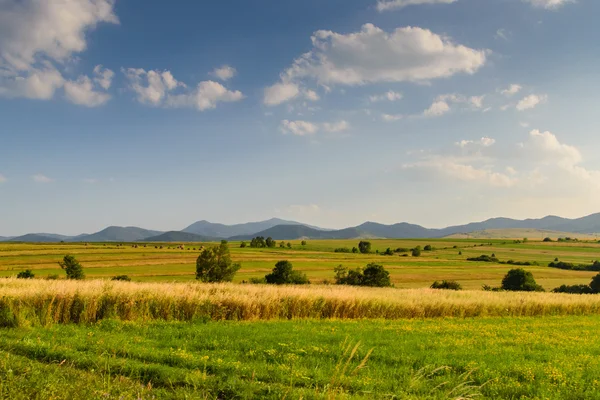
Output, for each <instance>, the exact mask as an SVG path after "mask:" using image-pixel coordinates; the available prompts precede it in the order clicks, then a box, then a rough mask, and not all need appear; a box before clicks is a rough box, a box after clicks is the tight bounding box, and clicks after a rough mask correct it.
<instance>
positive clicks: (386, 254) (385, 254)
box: [383, 247, 394, 256]
mask: <svg viewBox="0 0 600 400" xmlns="http://www.w3.org/2000/svg"><path fill="white" fill-rule="evenodd" d="M383 255H384V256H393V255H394V252H393V251H392V249H391V248H389V247H388V248H387V249H386V250H385V251H384V252H383Z"/></svg>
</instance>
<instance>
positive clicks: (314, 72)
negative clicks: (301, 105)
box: [264, 24, 487, 105]
mask: <svg viewBox="0 0 600 400" xmlns="http://www.w3.org/2000/svg"><path fill="white" fill-rule="evenodd" d="M312 43H313V48H312V50H311V51H309V52H307V53H305V54H303V55H302V56H301V57H299V58H298V59H296V60H295V61H294V63H293V65H292V66H291V67H290V68H288V69H287V70H286V71H284V72H283V73H282V74H281V81H280V82H279V83H277V84H275V85H274V86H271V87H270V88H267V89H266V90H265V100H264V102H265V104H267V105H276V104H280V103H282V102H285V101H288V100H291V99H293V98H294V97H296V96H297V95H298V94H299V92H300V89H299V85H300V84H301V83H303V81H304V80H314V81H316V82H317V83H318V84H319V85H321V86H324V87H331V86H333V85H347V86H356V85H364V84H369V83H378V82H417V83H419V82H426V81H428V80H431V79H438V78H445V77H450V76H453V75H455V74H458V73H467V74H474V73H475V72H477V71H478V70H479V69H480V68H481V67H482V66H483V65H484V64H485V62H486V52H487V51H486V50H475V49H471V48H469V47H466V46H463V45H460V44H455V43H454V42H453V41H452V40H451V39H450V38H448V37H446V36H440V35H437V34H435V33H433V32H431V31H430V30H427V29H422V28H419V27H404V28H398V29H396V30H394V31H393V32H391V33H388V32H385V31H384V30H382V29H380V28H378V27H376V26H374V25H372V24H365V25H364V26H363V27H362V29H361V30H360V31H359V32H354V33H349V34H340V33H336V32H332V31H324V30H321V31H317V32H315V33H314V35H313V36H312Z"/></svg>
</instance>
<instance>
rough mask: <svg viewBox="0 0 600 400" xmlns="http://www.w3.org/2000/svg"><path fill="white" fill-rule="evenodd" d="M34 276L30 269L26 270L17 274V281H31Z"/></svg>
mask: <svg viewBox="0 0 600 400" xmlns="http://www.w3.org/2000/svg"><path fill="white" fill-rule="evenodd" d="M34 276H35V275H34V274H33V272H31V270H30V269H26V270H25V271H21V272H19V273H18V274H17V279H33V277H34Z"/></svg>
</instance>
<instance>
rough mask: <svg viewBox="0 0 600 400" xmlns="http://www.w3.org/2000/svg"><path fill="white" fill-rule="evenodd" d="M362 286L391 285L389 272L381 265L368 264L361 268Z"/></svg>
mask: <svg viewBox="0 0 600 400" xmlns="http://www.w3.org/2000/svg"><path fill="white" fill-rule="evenodd" d="M362 286H371V287H388V286H392V282H391V281H390V273H389V272H387V271H386V270H385V268H384V267H383V265H379V264H368V265H367V266H366V268H365V269H364V270H363V284H362Z"/></svg>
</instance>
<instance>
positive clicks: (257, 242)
mask: <svg viewBox="0 0 600 400" xmlns="http://www.w3.org/2000/svg"><path fill="white" fill-rule="evenodd" d="M250 247H252V248H257V249H262V248H265V247H267V243H266V242H265V238H264V237H263V236H257V237H255V238H253V239H252V240H251V241H250Z"/></svg>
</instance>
